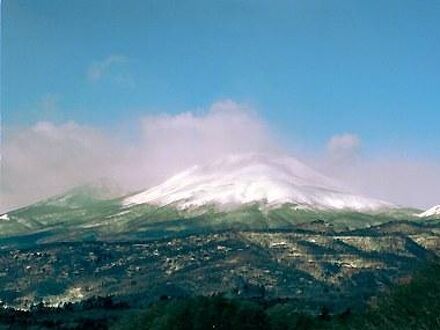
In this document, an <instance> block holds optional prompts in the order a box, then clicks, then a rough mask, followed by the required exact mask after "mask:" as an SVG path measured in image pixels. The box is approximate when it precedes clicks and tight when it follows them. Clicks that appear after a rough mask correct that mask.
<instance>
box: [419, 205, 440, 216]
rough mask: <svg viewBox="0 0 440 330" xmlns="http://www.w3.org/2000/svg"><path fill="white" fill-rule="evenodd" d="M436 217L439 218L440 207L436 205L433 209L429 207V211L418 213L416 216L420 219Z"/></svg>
mask: <svg viewBox="0 0 440 330" xmlns="http://www.w3.org/2000/svg"><path fill="white" fill-rule="evenodd" d="M436 215H437V216H439V217H440V205H436V206H434V207H431V208H430V209H429V210H426V211H425V212H422V213H420V214H419V215H418V216H419V217H420V218H427V217H433V216H436Z"/></svg>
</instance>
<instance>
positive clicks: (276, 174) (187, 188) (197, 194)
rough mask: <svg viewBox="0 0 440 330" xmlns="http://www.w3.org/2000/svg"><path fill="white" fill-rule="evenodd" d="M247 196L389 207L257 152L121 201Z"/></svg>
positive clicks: (226, 200)
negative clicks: (345, 190)
mask: <svg viewBox="0 0 440 330" xmlns="http://www.w3.org/2000/svg"><path fill="white" fill-rule="evenodd" d="M251 202H262V203H264V204H266V205H281V204H284V203H292V204H297V205H300V206H302V207H306V208H316V209H353V210H359V211H361V210H376V209H380V208H389V207H393V205H392V204H389V203H386V202H383V201H379V200H375V199H370V198H365V197H362V196H358V195H354V194H351V193H349V192H344V189H343V188H341V187H340V186H338V184H336V183H335V182H333V181H332V180H330V179H329V178H327V177H325V176H323V175H321V174H319V173H317V172H316V171H314V170H312V169H311V168H309V167H308V166H306V165H305V164H303V163H301V162H300V161H298V160H296V159H294V158H291V157H286V156H276V157H270V156H265V155H260V154H245V155H234V156H229V157H226V158H224V159H221V160H219V161H215V162H213V163H210V164H208V165H205V166H193V167H191V168H190V169H188V170H186V171H184V172H181V173H179V174H177V175H175V176H173V177H171V178H170V179H168V180H167V181H165V182H163V183H162V184H160V185H158V186H156V187H153V188H151V189H148V190H146V191H144V192H141V193H138V194H135V195H132V196H130V197H128V198H126V199H125V200H124V201H123V203H124V205H125V206H128V205H133V204H145V203H147V204H156V205H162V206H163V205H175V206H177V207H178V208H181V209H186V208H192V207H200V206H203V205H209V204H215V205H218V206H234V205H242V204H246V203H251Z"/></svg>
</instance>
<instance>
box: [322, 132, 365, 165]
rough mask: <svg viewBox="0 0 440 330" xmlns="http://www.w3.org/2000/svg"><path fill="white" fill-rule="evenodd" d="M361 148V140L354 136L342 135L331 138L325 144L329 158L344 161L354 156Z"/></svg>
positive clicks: (350, 134) (349, 134)
mask: <svg viewBox="0 0 440 330" xmlns="http://www.w3.org/2000/svg"><path fill="white" fill-rule="evenodd" d="M360 148H361V140H360V139H359V137H358V136H357V135H356V134H352V133H344V134H338V135H334V136H332V137H331V138H330V139H329V141H328V143H327V151H328V153H329V154H330V156H331V157H333V158H337V159H346V158H351V157H353V156H355V155H356V154H357V153H358V152H359V150H360Z"/></svg>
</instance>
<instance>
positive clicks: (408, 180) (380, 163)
mask: <svg viewBox="0 0 440 330" xmlns="http://www.w3.org/2000/svg"><path fill="white" fill-rule="evenodd" d="M361 149H362V143H361V138H360V137H359V136H358V135H356V134H352V133H344V134H338V135H335V136H333V137H331V138H330V139H329V140H328V142H327V154H326V155H322V156H320V157H318V158H320V159H319V161H318V162H317V163H318V164H320V166H319V168H320V169H321V170H322V171H323V172H325V173H326V174H327V175H329V176H332V177H334V178H336V179H338V180H340V181H341V182H342V183H345V185H346V186H348V187H350V188H351V189H352V190H354V191H356V192H359V193H361V194H364V195H367V196H371V197H376V198H381V199H384V200H386V201H390V202H393V203H396V204H400V205H403V206H411V207H420V208H427V207H429V206H432V205H434V204H438V203H440V164H438V163H436V162H435V161H421V160H416V159H407V158H401V157H400V158H399V157H397V156H395V154H393V153H389V154H382V155H376V156H375V157H368V158H367V157H366V156H365V155H362V150H361Z"/></svg>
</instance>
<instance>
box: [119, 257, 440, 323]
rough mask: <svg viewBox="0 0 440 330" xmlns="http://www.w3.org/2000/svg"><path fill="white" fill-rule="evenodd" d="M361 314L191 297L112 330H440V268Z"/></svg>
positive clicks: (419, 275) (151, 310)
mask: <svg viewBox="0 0 440 330" xmlns="http://www.w3.org/2000/svg"><path fill="white" fill-rule="evenodd" d="M373 300H374V301H375V302H374V304H370V307H369V308H368V309H367V310H366V311H365V312H363V313H353V312H351V311H350V309H347V310H346V311H344V312H342V313H338V314H333V313H332V311H331V306H322V307H321V313H320V314H319V315H313V316H312V315H307V314H304V313H298V312H297V306H294V305H293V304H290V303H289V302H284V303H276V304H267V303H264V302H256V301H255V302H253V301H242V300H228V299H226V298H223V297H220V296H218V297H195V298H191V299H186V300H165V301H161V302H158V303H156V304H154V305H152V306H151V307H150V308H148V309H147V310H146V311H144V312H141V313H139V314H137V315H134V316H131V317H129V318H126V319H123V320H122V321H121V322H119V323H118V324H117V325H116V326H115V328H116V329H127V330H128V329H133V330H134V329H155V330H202V329H222V330H227V329H234V330H250V329H257V330H259V329H261V330H263V329H270V330H293V329H297V330H302V329H303V330H306V329H310V330H311V329H359V330H361V329H362V330H368V329H371V330H373V329H374V330H382V329H383V330H385V329H386V330H392V329H396V330H404V329H417V330H423V329H426V330H428V329H429V330H431V329H440V264H437V263H436V264H431V265H429V266H426V267H425V268H424V269H423V270H421V271H419V272H417V273H416V274H415V275H414V277H413V279H412V280H411V281H410V282H409V283H407V284H400V285H396V286H395V287H393V288H392V289H391V290H390V291H389V292H387V293H384V294H382V295H381V296H380V297H377V299H373Z"/></svg>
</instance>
